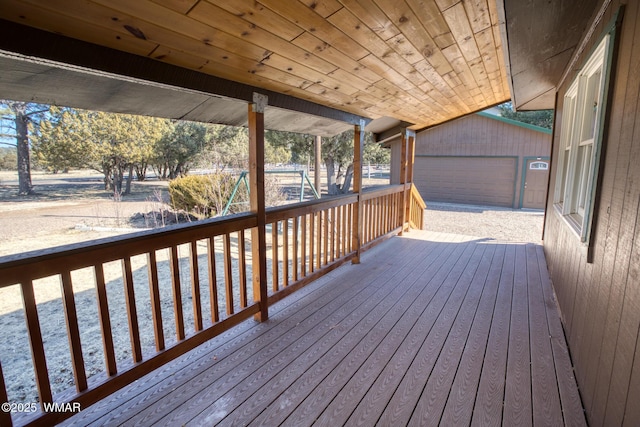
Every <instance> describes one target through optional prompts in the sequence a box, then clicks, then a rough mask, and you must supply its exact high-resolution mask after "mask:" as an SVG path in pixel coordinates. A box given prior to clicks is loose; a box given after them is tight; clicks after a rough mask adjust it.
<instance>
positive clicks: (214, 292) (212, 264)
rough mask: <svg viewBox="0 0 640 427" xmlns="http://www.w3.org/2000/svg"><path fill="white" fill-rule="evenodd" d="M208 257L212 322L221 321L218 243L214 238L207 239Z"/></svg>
mask: <svg viewBox="0 0 640 427" xmlns="http://www.w3.org/2000/svg"><path fill="white" fill-rule="evenodd" d="M207 255H208V256H209V257H208V258H209V262H208V263H207V264H208V267H209V302H210V304H211V322H213V323H217V322H219V321H220V312H219V311H218V274H217V272H216V241H215V239H214V237H213V236H211V237H209V238H208V239H207Z"/></svg>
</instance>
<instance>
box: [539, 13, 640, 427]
mask: <svg viewBox="0 0 640 427" xmlns="http://www.w3.org/2000/svg"><path fill="white" fill-rule="evenodd" d="M621 3H627V6H626V10H625V13H624V17H623V21H622V25H621V30H620V34H619V36H618V42H619V52H618V56H617V58H618V59H617V61H614V67H615V68H614V70H613V73H612V79H613V80H612V86H610V90H612V91H613V92H612V102H610V103H609V107H608V108H609V114H610V116H609V122H608V127H607V128H605V133H604V135H605V138H604V139H603V156H604V157H603V163H602V164H603V165H604V169H601V172H600V177H601V188H600V191H599V193H598V194H599V205H596V209H595V211H594V217H593V218H594V221H595V222H594V224H593V231H594V232H593V234H592V241H591V244H592V245H593V258H592V261H593V262H592V263H589V262H587V250H586V247H585V245H584V244H582V243H581V242H580V241H579V239H578V237H577V235H576V234H575V233H574V232H573V231H572V230H571V228H570V227H569V226H568V224H567V223H566V222H565V220H564V219H563V218H562V217H561V215H560V214H559V212H558V211H557V210H556V209H555V208H554V207H553V188H554V184H555V182H556V171H557V164H554V163H555V162H553V161H552V168H551V175H550V182H551V187H550V188H551V191H550V192H549V195H548V198H549V200H548V209H547V214H546V220H545V233H544V248H545V253H546V256H547V263H548V266H549V270H550V273H551V277H552V280H553V284H554V288H555V292H556V296H557V300H558V304H559V307H560V310H561V313H562V319H563V323H564V327H565V334H566V337H567V340H568V342H569V348H570V351H571V355H572V359H573V362H574V365H575V373H576V378H577V381H578V385H579V388H580V391H581V396H582V399H583V403H584V406H585V410H586V412H587V417H588V420H589V423H590V425H592V426H602V425H604V426H616V425H628V426H638V425H640V339H639V333H640V215H639V214H638V212H639V209H640V108H639V97H640V49H639V48H638V46H640V10H639V6H640V5H639V3H640V0H629V1H627V2H621V1H616V0H614V1H612V2H611V4H610V6H609V7H608V9H607V10H606V14H605V16H604V17H603V19H602V21H601V23H600V24H599V26H598V27H597V28H596V29H595V31H594V32H593V34H594V36H593V38H592V40H591V42H590V43H589V45H588V46H587V48H586V49H585V52H586V54H588V52H589V51H590V50H591V48H592V47H594V46H595V45H596V43H597V42H598V40H599V39H600V36H601V35H602V34H603V33H604V31H605V29H606V27H607V25H608V24H609V23H610V22H611V20H612V19H613V17H614V14H615V12H616V11H617V10H618V8H619V6H620V5H621ZM586 54H583V56H584V57H583V58H580V60H579V61H578V63H577V66H576V67H575V68H580V64H583V63H584V61H585V59H586ZM574 77H575V74H569V76H568V78H567V79H566V82H565V83H564V84H563V85H562V86H561V87H560V88H559V93H558V98H557V99H558V105H557V108H556V124H555V128H556V129H561V126H562V113H563V111H562V110H563V105H562V99H563V96H564V93H565V92H566V91H567V89H568V88H569V85H570V84H571V82H572V80H573V78H574ZM559 138H560V132H556V134H555V136H554V145H553V147H554V148H553V154H552V156H553V159H556V158H558V149H559ZM597 197H598V196H597Z"/></svg>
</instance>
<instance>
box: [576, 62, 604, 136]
mask: <svg viewBox="0 0 640 427" xmlns="http://www.w3.org/2000/svg"><path fill="white" fill-rule="evenodd" d="M601 76H602V69H601V68H599V69H598V70H597V71H596V72H595V73H593V74H591V75H590V76H588V77H587V80H586V87H585V89H586V93H585V100H584V104H583V106H584V112H583V120H582V132H581V136H580V140H581V141H584V140H586V139H593V136H594V131H595V127H596V117H597V116H598V107H599V105H598V103H599V102H600V80H601Z"/></svg>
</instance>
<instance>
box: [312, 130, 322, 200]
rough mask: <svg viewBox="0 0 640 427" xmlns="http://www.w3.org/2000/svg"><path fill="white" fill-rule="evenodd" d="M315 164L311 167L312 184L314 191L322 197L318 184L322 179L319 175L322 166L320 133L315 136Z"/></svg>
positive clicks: (319, 184)
mask: <svg viewBox="0 0 640 427" xmlns="http://www.w3.org/2000/svg"><path fill="white" fill-rule="evenodd" d="M314 148H315V150H316V152H315V165H314V169H313V185H314V186H315V187H316V191H317V192H318V195H319V196H320V197H322V191H320V186H321V185H322V181H321V179H320V175H321V167H322V137H321V136H320V135H317V136H316V142H315V147H314Z"/></svg>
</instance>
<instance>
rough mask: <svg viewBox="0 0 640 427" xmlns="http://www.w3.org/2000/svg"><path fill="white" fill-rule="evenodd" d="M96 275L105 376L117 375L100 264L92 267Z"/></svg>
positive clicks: (105, 289) (107, 303) (102, 268)
mask: <svg viewBox="0 0 640 427" xmlns="http://www.w3.org/2000/svg"><path fill="white" fill-rule="evenodd" d="M94 273H95V275H96V295H97V298H98V315H99V316H100V329H101V331H102V346H103V347H104V362H105V367H106V369H107V375H108V376H112V375H115V374H116V373H118V368H117V364H116V353H115V350H114V347H113V335H112V334H111V318H110V316H109V302H108V299H107V287H106V285H105V281H104V267H103V266H102V263H99V264H98V265H96V266H94Z"/></svg>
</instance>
